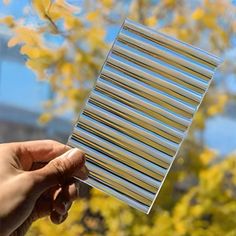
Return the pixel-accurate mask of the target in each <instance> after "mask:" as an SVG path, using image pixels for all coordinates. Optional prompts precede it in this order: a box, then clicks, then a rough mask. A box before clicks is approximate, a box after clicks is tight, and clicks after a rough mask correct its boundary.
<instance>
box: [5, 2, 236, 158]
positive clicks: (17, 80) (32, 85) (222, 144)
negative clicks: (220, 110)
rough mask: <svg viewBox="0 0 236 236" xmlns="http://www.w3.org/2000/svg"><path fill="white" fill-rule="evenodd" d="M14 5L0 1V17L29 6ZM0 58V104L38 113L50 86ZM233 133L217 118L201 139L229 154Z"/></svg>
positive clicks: (234, 125) (231, 124) (112, 32)
mask: <svg viewBox="0 0 236 236" xmlns="http://www.w3.org/2000/svg"><path fill="white" fill-rule="evenodd" d="M71 2H75V1H71ZM76 2H79V1H78V0H77V1H76ZM13 3H14V4H10V5H9V6H7V7H6V6H4V5H3V4H2V1H1V0H0V17H1V16H3V15H6V14H13V15H14V16H15V17H19V16H20V15H21V12H22V8H23V7H24V6H25V4H28V3H29V0H20V1H19V0H15V1H13ZM118 30H119V26H114V27H111V28H110V29H109V31H108V32H109V33H108V35H107V39H106V40H107V41H109V42H111V41H113V40H114V38H115V36H116V34H117V31H118ZM1 56H2V55H0V78H1V81H0V103H4V104H11V105H14V106H18V107H22V108H24V109H28V110H32V111H41V110H42V106H41V104H42V102H43V101H45V100H47V98H48V97H49V85H48V84H46V83H43V82H40V83H39V82H38V81H36V79H35V75H34V73H33V72H32V71H31V70H29V69H28V68H27V67H26V66H25V65H24V64H19V63H16V62H13V61H1ZM231 87H232V86H231ZM0 112H1V111H0ZM235 130H236V122H235V120H232V119H230V118H227V117H224V118H222V117H218V118H215V119H212V120H209V121H208V124H207V128H206V132H205V135H204V137H205V140H206V143H207V144H208V145H209V146H210V147H212V148H216V149H219V150H220V151H221V153H228V152H231V151H233V150H235V149H236V132H235Z"/></svg>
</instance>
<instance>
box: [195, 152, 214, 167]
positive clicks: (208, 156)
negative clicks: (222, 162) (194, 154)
mask: <svg viewBox="0 0 236 236" xmlns="http://www.w3.org/2000/svg"><path fill="white" fill-rule="evenodd" d="M215 157H216V151H215V150H212V149H206V150H204V151H203V152H202V153H201V155H200V157H199V158H200V160H201V162H202V163H203V164H204V165H208V164H209V163H210V162H211V161H212V160H213V159H214V158H215Z"/></svg>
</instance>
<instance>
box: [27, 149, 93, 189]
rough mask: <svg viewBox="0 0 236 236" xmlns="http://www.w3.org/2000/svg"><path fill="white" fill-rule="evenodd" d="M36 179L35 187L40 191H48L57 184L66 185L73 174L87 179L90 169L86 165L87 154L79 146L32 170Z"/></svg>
mask: <svg viewBox="0 0 236 236" xmlns="http://www.w3.org/2000/svg"><path fill="white" fill-rule="evenodd" d="M31 176H32V177H33V178H34V179H35V182H36V183H35V189H36V191H37V192H38V193H41V192H44V191H46V190H47V189H48V188H50V187H52V186H55V185H58V184H60V185H62V186H63V185H64V184H65V183H66V181H68V179H69V178H71V177H72V176H75V177H77V178H81V179H86V178H87V177H88V169H87V168H86V167H85V155H84V153H83V152H82V151H80V150H79V149H77V148H74V149H71V150H69V151H67V152H66V153H64V154H63V155H61V156H59V157H57V158H55V159H53V160H52V161H50V162H49V163H48V164H47V165H46V166H45V167H43V168H41V169H38V170H35V171H32V172H31Z"/></svg>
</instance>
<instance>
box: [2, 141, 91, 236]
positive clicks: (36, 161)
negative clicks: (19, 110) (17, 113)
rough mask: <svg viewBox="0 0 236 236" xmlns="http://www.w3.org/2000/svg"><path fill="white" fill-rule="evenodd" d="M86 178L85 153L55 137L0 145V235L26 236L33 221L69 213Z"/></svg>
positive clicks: (60, 219) (61, 218)
mask: <svg viewBox="0 0 236 236" xmlns="http://www.w3.org/2000/svg"><path fill="white" fill-rule="evenodd" d="M72 177H77V178H80V179H82V180H85V179H87V177H88V170H87V168H86V166H85V156H84V153H83V152H82V151H81V150H79V149H76V148H73V149H72V148H70V147H68V146H66V145H64V144H61V143H58V142H56V141H52V140H42V141H29V142H17V143H8V144H0V204H1V205H0V236H8V235H17V236H20V235H24V234H25V233H26V232H27V230H28V228H29V227H30V225H31V224H32V222H33V221H35V220H37V219H39V218H41V217H44V216H50V219H51V221H52V222H53V223H55V224H60V223H62V222H63V221H64V220H65V219H66V218H67V216H68V210H69V208H70V207H71V205H72V202H73V201H74V200H75V199H76V198H77V197H78V183H79V182H78V181H75V179H74V178H72Z"/></svg>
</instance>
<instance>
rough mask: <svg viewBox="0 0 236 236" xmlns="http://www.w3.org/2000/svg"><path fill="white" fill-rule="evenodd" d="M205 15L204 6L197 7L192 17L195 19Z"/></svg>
mask: <svg viewBox="0 0 236 236" xmlns="http://www.w3.org/2000/svg"><path fill="white" fill-rule="evenodd" d="M203 16H204V11H203V9H202V8H197V9H196V10H195V11H194V12H193V13H192V19H193V20H200V19H202V18H203Z"/></svg>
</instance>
